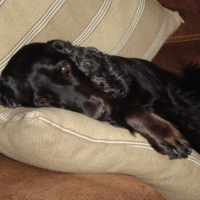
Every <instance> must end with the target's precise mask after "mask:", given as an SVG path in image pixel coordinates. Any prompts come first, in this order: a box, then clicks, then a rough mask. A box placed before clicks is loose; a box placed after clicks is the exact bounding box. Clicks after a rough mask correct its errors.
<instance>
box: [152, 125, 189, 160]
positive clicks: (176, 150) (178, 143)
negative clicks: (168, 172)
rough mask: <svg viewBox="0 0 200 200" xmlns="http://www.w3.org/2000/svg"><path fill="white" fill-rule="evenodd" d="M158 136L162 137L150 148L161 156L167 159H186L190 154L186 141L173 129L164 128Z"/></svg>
mask: <svg viewBox="0 0 200 200" xmlns="http://www.w3.org/2000/svg"><path fill="white" fill-rule="evenodd" d="M163 131H164V130H163ZM160 135H162V137H159V140H157V143H154V144H152V146H153V147H154V148H155V149H156V150H157V151H158V152H160V153H161V154H164V155H168V156H169V159H178V158H187V157H188V155H190V154H191V153H192V150H191V148H190V145H189V143H188V141H187V140H186V139H185V138H183V136H182V135H181V133H180V132H179V131H178V130H177V129H175V128H174V127H172V126H169V127H168V128H167V129H166V128H165V132H163V133H162V134H160Z"/></svg>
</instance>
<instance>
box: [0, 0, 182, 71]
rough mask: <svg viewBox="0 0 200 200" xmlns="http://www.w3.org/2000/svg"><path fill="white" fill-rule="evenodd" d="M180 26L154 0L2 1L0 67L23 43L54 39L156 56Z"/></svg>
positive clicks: (173, 14) (174, 15)
mask: <svg viewBox="0 0 200 200" xmlns="http://www.w3.org/2000/svg"><path fill="white" fill-rule="evenodd" d="M38 4H39V5H38ZM180 24H181V18H180V17H179V15H178V13H176V12H172V11H169V10H167V9H166V8H163V7H162V6H161V5H160V4H159V3H158V2H157V1H155V0H151V1H149V0H146V1H145V0H126V1H121V0H98V1H94V0H76V1H74V0H67V1H65V0H43V1H24V0H18V1H12V0H7V1H5V0H2V1H0V27H1V31H0V44H1V48H0V71H1V70H2V69H3V68H4V67H5V65H6V63H7V62H8V60H9V59H10V57H11V56H12V55H13V54H14V53H15V52H16V51H17V50H18V49H19V48H20V47H22V46H23V45H25V44H27V43H31V42H40V41H41V42H45V41H47V40H52V39H62V40H66V41H68V40H69V41H71V42H73V44H75V45H83V46H95V47H97V48H98V49H99V50H101V51H103V52H104V53H109V54H112V55H116V54H118V55H120V56H125V57H138V58H144V59H148V60H151V59H152V58H153V57H154V56H155V55H156V53H157V52H158V50H159V49H160V47H161V46H162V45H163V43H164V42H165V41H166V39H167V38H168V37H169V36H170V35H171V34H172V33H173V32H174V31H175V30H176V29H177V28H178V27H179V25H180Z"/></svg>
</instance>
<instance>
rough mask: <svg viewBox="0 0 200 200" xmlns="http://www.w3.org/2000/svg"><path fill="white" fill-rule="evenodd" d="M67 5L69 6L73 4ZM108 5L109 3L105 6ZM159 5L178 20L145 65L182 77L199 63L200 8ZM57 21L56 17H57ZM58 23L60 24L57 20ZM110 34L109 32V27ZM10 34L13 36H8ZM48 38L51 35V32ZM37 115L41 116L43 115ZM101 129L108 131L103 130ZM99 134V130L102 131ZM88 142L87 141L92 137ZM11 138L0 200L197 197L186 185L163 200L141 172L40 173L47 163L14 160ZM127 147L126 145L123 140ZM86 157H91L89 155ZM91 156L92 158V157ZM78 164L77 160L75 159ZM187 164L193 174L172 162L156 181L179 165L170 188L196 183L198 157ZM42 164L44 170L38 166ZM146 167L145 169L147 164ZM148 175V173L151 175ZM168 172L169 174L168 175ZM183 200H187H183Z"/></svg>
mask: <svg viewBox="0 0 200 200" xmlns="http://www.w3.org/2000/svg"><path fill="white" fill-rule="evenodd" d="M8 1H9V0H8ZM147 1H148V0H147ZM38 2H39V1H38ZM46 2H47V1H46ZM71 2H72V5H73V1H71ZM107 2H109V0H108V1H107ZM127 2H128V1H127ZM140 2H143V1H140ZM0 3H1V2H0ZM20 3H23V1H20V0H18V1H16V4H20ZM55 3H56V1H55ZM79 3H80V2H79ZM159 3H161V5H162V6H164V7H166V8H168V9H170V10H173V11H174V10H175V11H178V12H179V14H180V16H181V24H179V25H177V27H175V28H174V29H173V31H171V32H170V31H169V33H168V35H169V37H167V36H166V38H165V39H163V43H162V44H161V43H160V44H158V48H157V49H156V50H155V51H154V52H153V54H152V56H150V57H148V59H149V60H152V62H154V63H155V64H157V65H158V66H160V67H162V68H164V69H166V70H170V71H172V72H174V73H179V74H181V68H182V67H183V65H184V63H190V62H194V63H200V57H199V51H200V33H199V29H198V27H199V25H200V19H199V18H198V17H197V16H198V15H199V13H198V12H199V10H198V8H199V7H200V2H199V1H196V0H186V1H181V0H176V1H168V0H159ZM5 4H6V1H2V4H0V10H1V6H5ZM24 4H26V3H24ZM13 6H14V5H12V7H13ZM16 6H17V5H16ZM24 6H26V5H24ZM105 6H106V5H105ZM2 8H3V7H2ZM13 9H14V8H13ZM38 12H39V11H38ZM89 13H90V11H89ZM35 15H37V13H35ZM57 15H59V13H58V14H57ZM59 17H60V18H61V19H62V15H61V16H59ZM24 20H26V19H24ZM63 23H64V22H63ZM72 23H73V22H72ZM173 26H175V25H173ZM179 26H180V27H179ZM109 28H112V26H111V27H109ZM64 29H65V28H64ZM176 29H178V30H176ZM65 31H66V30H65ZM71 31H74V32H75V33H76V30H73V29H72V30H71ZM172 33H173V34H172ZM9 34H13V32H12V33H9ZM41 34H42V36H41V37H40V38H39V39H38V38H37V36H36V37H35V38H34V39H32V40H31V41H30V42H32V41H37V40H41V41H43V40H44V38H46V37H47V36H48V34H49V33H48V31H47V33H41ZM53 34H56V32H55V33H53ZM100 34H102V32H101V30H100ZM171 34H172V35H171ZM16 37H17V36H16ZM112 37H114V36H112ZM47 38H48V37H47ZM94 38H95V36H92V37H91V39H90V41H89V42H91V43H92V44H93V43H94V45H95V40H94ZM114 39H115V38H114ZM136 42H140V39H137V41H136ZM27 43H28V42H27ZM77 43H78V40H77ZM83 43H84V42H83ZM98 43H100V48H102V49H103V48H104V46H106V44H107V42H106V41H105V45H104V46H103V44H104V41H103V39H102V41H100V42H99V41H98ZM81 45H82V43H81ZM131 47H132V44H131V45H129V46H128V45H127V47H126V48H127V49H125V50H124V49H122V51H121V52H122V56H125V55H126V54H127V55H128V56H129V54H130V56H131V53H132V51H131ZM108 48H109V47H108ZM132 48H133V47H132ZM1 49H2V48H1ZM134 49H135V50H134V51H135V52H134V53H135V55H136V56H138V57H141V56H140V55H139V53H138V51H139V50H137V48H134ZM103 50H104V49H103ZM116 50H117V49H116ZM105 51H106V49H105ZM123 51H124V52H123ZM130 51H131V52H130ZM141 51H142V50H141ZM119 55H120V54H119ZM2 109H3V111H2V113H4V115H3V116H2V121H3V120H4V124H3V122H1V127H3V128H2V129H1V131H2V132H3V131H4V132H5V130H7V129H6V128H7V127H8V126H10V125H9V123H7V121H6V120H7V119H6V117H5V116H6V115H8V111H7V110H4V108H2ZM9 112H10V111H9ZM52 112H54V111H52ZM42 113H45V110H44V111H42ZM20 114H21V113H19V114H18V115H16V116H17V117H19V116H20V117H21V118H20V120H21V121H20V123H21V122H22V120H24V119H25V118H27V119H30V118H29V117H30V116H29V115H20ZM29 114H30V112H29ZM16 116H11V118H12V120H13V119H14V118H16ZM0 117H1V116H0ZM75 117H76V116H75ZM77 118H81V119H82V117H80V116H78V117H77ZM15 120H16V119H15ZM84 120H85V119H84ZM5 121H6V124H5ZM86 121H87V120H86ZM8 122H9V120H8ZM92 123H96V122H92ZM2 124H3V125H2ZM20 126H21V127H22V126H23V125H22V124H20ZM73 126H74V125H73ZM105 126H106V127H107V125H105ZM24 127H26V126H24ZM108 128H109V130H111V128H110V127H108ZM14 129H16V131H18V132H20V130H21V129H20V128H19V127H18V126H17V127H15V126H14V127H13V128H12V131H13V133H14V132H15V130H14ZM31 129H33V127H30V129H26V130H27V131H30V132H31ZM102 130H104V129H103V128H102ZM114 131H115V130H114ZM108 132H109V131H108ZM119 132H120V131H119ZM89 136H90V137H91V135H89ZM11 137H12V136H11V135H9V137H7V138H6V139H5V135H3V134H2V136H1V138H3V139H1V140H2V141H3V140H4V139H5V140H4V143H3V142H2V143H1V145H2V146H3V145H4V147H5V148H4V149H3V148H2V149H3V150H2V149H1V148H0V150H1V151H0V153H1V154H0V168H1V170H0V199H5V200H6V199H13V200H18V199H20V200H21V199H31V200H40V199H43V200H44V199H52V200H54V199H55V200H63V199H137V200H140V199H141V200H145V199H151V200H164V199H184V198H183V196H184V195H186V194H187V193H189V194H190V199H191V200H193V199H194V200H196V199H197V197H198V196H200V191H197V190H193V191H192V189H191V188H192V185H191V188H190V187H187V188H188V191H185V194H184V195H183V194H181V193H182V192H183V191H184V190H185V188H183V187H182V186H180V187H178V189H177V190H178V192H177V193H176V195H174V193H173V192H172V191H169V195H168V192H167V191H165V192H162V191H163V188H162V187H165V186H164V184H163V183H159V184H158V185H156V184H151V183H152V182H151V181H149V180H148V179H149V177H147V178H145V179H142V178H140V177H145V173H146V171H144V172H142V173H143V174H142V175H140V176H138V174H137V175H136V174H134V173H133V174H130V173H128V171H130V170H129V169H127V173H126V170H113V171H112V170H106V169H104V170H102V169H100V168H98V167H99V166H94V170H93V171H90V170H88V169H87V167H85V168H84V167H83V166H82V168H84V170H83V171H82V170H79V171H78V168H76V167H73V168H72V169H71V168H70V170H69V171H67V170H65V169H63V168H59V169H58V168H56V167H55V166H56V164H54V165H52V166H53V167H45V166H47V164H48V162H49V160H48V162H46V160H45V159H44V158H43V160H41V161H40V164H37V158H38V157H37V156H35V160H34V162H32V161H31V160H29V159H28V158H27V157H26V158H25V157H23V156H24V155H23V156H21V157H18V156H15V152H14V151H16V152H17V154H19V147H18V146H15V144H16V143H12V142H10V141H11V140H13V139H12V138H11ZM23 137H24V135H23V136H22V138H21V139H22V140H23V139H24V138H23ZM120 137H123V136H121V135H120V136H119V138H120ZM127 137H129V136H127ZM26 139H27V138H25V139H24V140H26ZM107 139H108V138H107ZM125 139H126V138H125ZM125 139H124V140H125ZM6 140H7V142H8V140H10V141H9V145H7V146H6V144H5V141H6ZM127 141H129V140H128V139H127ZM34 144H35V143H34V142H33V143H31V142H30V143H28V145H27V146H29V147H30V148H32V147H31V146H32V145H34ZM20 145H21V144H20ZM8 147H9V148H10V149H12V151H13V152H12V153H10V152H9V149H8ZM20 148H21V149H23V146H22V145H21V146H20ZM125 148H126V151H127V152H129V150H127V147H125ZM148 148H149V147H148ZM108 149H109V148H108ZM23 151H26V149H25V148H24V149H23ZM78 151H80V149H78ZM126 151H125V152H126ZM20 152H21V151H20ZM89 153H90V154H91V152H89ZM137 153H138V154H140V156H144V157H145V156H146V154H147V153H146V151H142V152H141V150H140V149H137ZM80 155H83V154H80ZM153 155H157V153H153ZM26 156H27V155H26ZM93 156H94V157H95V155H93ZM104 156H105V157H106V156H107V155H106V154H105V155H104ZM122 156H123V157H124V160H120V159H119V160H116V161H115V162H120V161H126V160H127V159H130V158H129V157H128V156H127V159H126V155H122ZM147 157H148V156H147ZM95 158H96V157H95ZM97 158H98V157H97ZM114 158H115V157H114ZM78 159H80V157H79V158H78ZM109 159H110V157H109ZM145 159H146V157H145ZM162 159H163V158H162V156H160V155H159V156H158V158H157V159H156V160H153V161H152V162H153V164H152V162H148V164H149V165H151V164H152V165H155V163H156V162H160V163H156V164H158V165H159V166H162V162H163V163H164V165H165V164H166V163H168V162H169V161H168V159H167V158H164V159H165V160H162ZM191 159H193V161H194V162H195V163H197V164H196V166H192V167H193V168H189V167H190V166H191V163H189V164H188V163H186V162H187V161H175V162H174V161H173V164H172V165H166V166H167V168H168V169H169V171H170V170H171V171H170V173H169V172H167V171H166V172H165V173H166V174H164V172H163V170H162V172H163V174H160V176H161V177H162V179H161V180H162V181H163V180H165V181H166V182H170V180H169V179H170V178H171V179H173V176H174V177H176V176H175V173H177V174H178V170H180V168H181V165H182V166H183V164H184V166H186V165H188V167H187V168H186V169H185V171H184V173H183V176H184V177H180V175H179V176H178V178H179V179H177V180H175V181H174V183H175V182H176V181H177V185H178V182H183V184H182V185H184V184H187V181H188V178H189V177H190V175H191V176H193V178H191V180H190V181H189V183H191V181H193V180H195V181H196V179H198V176H199V177H200V170H199V168H198V167H199V166H200V162H199V155H198V154H197V153H196V154H194V157H193V158H191ZM103 161H104V162H107V161H106V160H103ZM42 162H43V163H45V164H44V165H43V163H42ZM80 162H81V160H80ZM176 162H179V163H178V164H177V165H176ZM74 163H75V164H74V165H76V164H77V163H78V161H77V162H74ZM102 163H103V162H102ZM100 164H101V163H100ZM138 164H139V165H141V162H140V161H139V160H136V162H135V165H138ZM49 165H51V164H49ZM173 165H176V166H173ZM179 165H180V166H179ZM85 166H87V163H85ZM109 166H110V167H111V168H112V167H113V166H112V165H109ZM177 166H179V167H177ZM145 167H146V168H148V166H147V164H146V166H145ZM173 167H174V169H176V170H177V171H174V169H171V168H173ZM75 168H76V169H77V171H76V170H74V171H73V169H75ZM123 168H126V167H125V166H123ZM141 168H142V167H141ZM152 168H153V167H152ZM95 169H96V170H95ZM190 169H193V172H191V171H190ZM151 170H152V173H153V169H151ZM156 170H158V171H159V169H158V168H156V167H155V171H156ZM198 170H199V171H198ZM172 171H173V173H171V172H172ZM123 172H124V173H123ZM139 173H140V172H139ZM185 176H186V177H185ZM194 176H195V177H194ZM158 177H159V174H157V175H155V178H154V175H153V174H152V176H151V179H153V178H154V182H159V181H160V180H159V179H158ZM144 180H145V181H144ZM198 180H199V179H198ZM195 181H194V185H195V184H196V183H197V182H198V181H196V182H195ZM174 183H173V184H172V183H171V182H170V183H169V185H170V184H171V185H170V188H174V190H176V185H175V184H174ZM181 187H182V188H181ZM161 188H162V189H161ZM170 193H171V195H170ZM193 193H195V194H194V195H191V194H193ZM173 195H174V196H173ZM186 199H188V197H187V198H186Z"/></svg>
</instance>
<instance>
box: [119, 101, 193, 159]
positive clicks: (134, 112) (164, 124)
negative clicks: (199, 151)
mask: <svg viewBox="0 0 200 200" xmlns="http://www.w3.org/2000/svg"><path fill="white" fill-rule="evenodd" d="M122 114H123V117H124V119H125V122H126V124H128V125H129V126H131V127H132V128H133V129H135V130H136V131H137V132H139V133H140V134H141V135H142V136H144V137H145V138H146V139H147V140H148V142H149V143H150V144H151V146H152V147H153V148H154V149H155V150H156V151H158V152H159V153H161V154H164V155H169V158H170V159H176V158H186V157H188V155H189V154H191V149H190V147H189V144H188V142H187V141H186V140H185V139H184V138H183V136H182V135H181V134H180V132H179V131H178V130H177V129H176V128H175V127H173V126H172V125H171V124H170V123H169V122H168V121H166V120H164V119H163V118H161V117H159V116H158V115H156V114H154V113H152V112H150V111H149V110H147V109H146V108H144V107H143V106H141V105H139V104H136V103H131V104H129V105H126V106H125V107H124V108H123V110H122Z"/></svg>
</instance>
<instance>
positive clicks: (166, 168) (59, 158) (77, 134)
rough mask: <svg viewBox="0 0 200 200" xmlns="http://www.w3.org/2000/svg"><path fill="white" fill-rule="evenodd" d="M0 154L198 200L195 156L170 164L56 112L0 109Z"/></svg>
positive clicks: (131, 141) (121, 134) (133, 141)
mask: <svg viewBox="0 0 200 200" xmlns="http://www.w3.org/2000/svg"><path fill="white" fill-rule="evenodd" d="M0 110H1V111H2V113H1V114H0V119H1V120H0V127H1V130H0V138H1V140H0V152H1V153H3V154H4V155H6V156H8V157H10V158H13V159H15V160H18V161H21V162H23V163H27V164H30V165H34V166H37V167H41V168H45V169H50V170H55V171H61V172H71V173H122V174H129V175H133V176H134V177H136V178H138V179H140V180H142V181H143V182H146V183H147V184H149V185H151V186H152V187H154V188H155V189H156V190H157V191H159V192H160V193H161V194H163V195H164V196H165V197H167V198H168V199H173V200H174V199H180V200H183V199H190V200H197V199H199V195H200V190H199V180H200V155H199V154H197V153H196V152H193V153H192V155H190V156H189V158H188V159H180V160H169V159H168V156H162V155H160V154H158V153H157V152H156V151H155V150H153V149H152V148H151V147H150V145H149V144H148V142H147V141H146V140H145V139H144V138H143V137H141V136H140V135H139V134H136V136H133V135H131V134H130V133H129V132H128V131H127V130H125V129H122V128H115V127H113V126H111V125H109V124H107V123H102V122H99V121H96V120H94V119H91V118H89V117H86V116H84V115H81V114H78V113H74V112H70V111H66V110H62V109H57V108H38V109H32V108H16V109H8V108H3V107H0Z"/></svg>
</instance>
